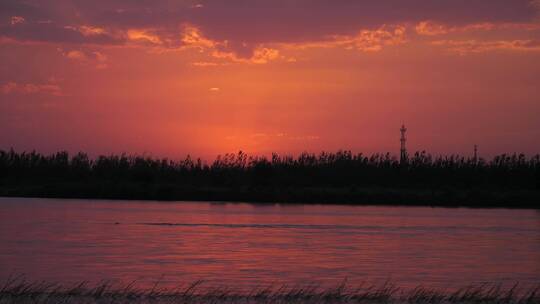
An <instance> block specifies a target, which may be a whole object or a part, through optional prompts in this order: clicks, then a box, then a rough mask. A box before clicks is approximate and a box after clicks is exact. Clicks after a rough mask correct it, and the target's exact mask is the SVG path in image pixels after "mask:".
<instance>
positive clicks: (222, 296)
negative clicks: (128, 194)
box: [0, 280, 540, 304]
mask: <svg viewBox="0 0 540 304" xmlns="http://www.w3.org/2000/svg"><path fill="white" fill-rule="evenodd" d="M0 303H2V304H10V303H33V304H41V303H66V304H69V303H88V304H93V303H110V304H112V303H216V304H218V303H411V304H415V303H432V304H437V303H486V304H487V303H498V304H506V303H507V304H514V303H516V304H517V303H523V304H525V303H530V304H532V303H540V287H536V288H528V289H520V288H518V286H517V285H515V286H510V287H508V288H503V287H501V286H498V285H480V286H469V287H464V288H460V289H458V290H455V291H445V290H437V289H430V288H425V287H422V286H419V287H416V288H414V289H410V290H403V289H401V288H399V287H397V286H395V285H393V284H390V283H385V284H383V285H381V286H366V285H362V286H358V287H353V286H347V285H345V284H343V285H340V286H336V287H334V288H327V289H322V288H318V287H317V286H316V285H306V286H304V287H293V288H291V287H287V286H281V287H272V286H268V287H262V288H256V289H253V290H250V291H248V292H239V291H236V290H235V289H234V288H230V287H226V286H223V287H213V288H206V287H204V284H202V282H201V281H198V282H195V283H192V284H187V285H184V286H179V287H177V288H174V289H167V288H161V287H159V286H158V284H156V285H155V286H154V287H152V288H150V289H139V288H137V287H135V283H130V284H127V285H124V286H122V285H113V284H110V283H101V284H98V285H96V286H88V284H87V283H84V282H83V283H79V284H74V285H71V286H65V285H59V284H54V283H46V282H34V283H29V282H27V281H15V282H14V281H9V280H8V281H7V282H5V283H3V284H2V286H1V287H0Z"/></svg>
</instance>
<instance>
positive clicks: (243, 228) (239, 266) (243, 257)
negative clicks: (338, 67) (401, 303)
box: [0, 198, 540, 288]
mask: <svg viewBox="0 0 540 304" xmlns="http://www.w3.org/2000/svg"><path fill="white" fill-rule="evenodd" d="M13 273H15V274H25V275H26V277H27V278H28V279H30V280H42V279H43V280H49V281H59V282H70V283H71V282H74V281H82V280H89V281H98V280H101V279H111V280H120V281H122V282H128V281H132V280H135V279H137V280H139V284H151V282H154V281H155V280H161V282H163V283H162V284H177V283H182V282H192V281H194V280H198V279H204V280H206V281H208V284H226V285H230V286H236V287H246V288H247V287H251V286H253V285H261V284H270V283H274V284H282V283H287V284H289V285H296V284H305V283H306V282H316V283H320V284H322V285H323V286H333V285H336V284H338V283H340V282H342V281H343V280H344V279H347V281H348V283H351V284H356V283H361V282H364V281H367V282H371V283H381V282H383V281H386V280H388V279H390V280H392V281H394V282H396V283H398V284H399V285H401V286H405V287H410V286H415V285H418V284H423V285H427V286H434V287H458V286H463V285H466V284H469V283H479V282H491V283H509V284H510V283H514V282H520V283H522V284H525V285H526V284H539V283H540V213H539V212H538V211H533V210H478V209H442V208H401V207H352V206H279V205H251V204H221V203H198V202H197V203H195V202H193V203H191V202H179V203H157V202H138V201H98V200H56V199H14V198H0V279H5V278H7V277H8V276H9V275H10V274H13Z"/></svg>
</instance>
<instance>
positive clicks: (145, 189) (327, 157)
mask: <svg viewBox="0 0 540 304" xmlns="http://www.w3.org/2000/svg"><path fill="white" fill-rule="evenodd" d="M0 196H32V197H65V198H106V199H142V200H144V199H149V200H207V201H248V202H281V203H288V202H296V203H345V204H395V205H409V204H413V205H441V206H472V207H509V208H540V204H539V203H538V202H540V155H535V156H531V157H526V156H525V155H523V154H503V155H499V156H496V157H494V158H492V159H490V160H486V159H482V158H480V159H475V158H471V157H464V156H459V155H449V156H433V155H430V154H428V153H426V152H424V151H422V152H417V153H414V154H413V155H411V157H410V158H409V159H408V161H407V162H405V163H400V162H399V161H398V160H397V159H396V158H395V157H394V156H392V155H391V154H389V153H387V154H374V155H364V154H361V153H359V154H353V153H352V152H350V151H338V152H336V153H327V152H322V153H320V154H317V155H316V154H310V153H302V154H300V155H298V156H296V157H293V156H288V155H284V156H280V155H277V154H273V155H272V156H271V157H263V156H249V155H247V154H245V153H243V152H239V153H237V154H226V155H224V156H218V157H217V158H216V159H215V160H214V161H213V162H210V163H206V162H203V161H202V160H201V159H192V158H191V157H189V156H188V157H187V158H185V159H182V160H176V161H173V160H170V159H158V158H151V157H145V156H137V155H134V156H129V155H124V154H122V155H110V156H99V157H97V158H95V159H90V158H89V157H88V155H86V154H84V153H78V154H76V155H74V156H70V155H69V154H68V153H67V152H58V153H55V154H51V155H43V154H40V153H36V152H29V153H26V152H22V153H17V152H15V151H13V150H10V151H2V150H0Z"/></svg>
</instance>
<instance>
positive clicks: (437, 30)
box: [415, 21, 449, 36]
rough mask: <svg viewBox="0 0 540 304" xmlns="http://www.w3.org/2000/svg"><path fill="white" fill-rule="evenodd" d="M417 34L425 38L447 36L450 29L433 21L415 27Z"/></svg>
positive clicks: (423, 22)
mask: <svg viewBox="0 0 540 304" xmlns="http://www.w3.org/2000/svg"><path fill="white" fill-rule="evenodd" d="M415 29H416V33H417V34H419V35H425V36H437V35H444V34H447V33H448V31H449V29H448V28H447V27H446V26H444V25H442V24H438V23H435V22H432V21H422V22H420V23H418V24H417V25H416V27H415Z"/></svg>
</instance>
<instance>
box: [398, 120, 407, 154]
mask: <svg viewBox="0 0 540 304" xmlns="http://www.w3.org/2000/svg"><path fill="white" fill-rule="evenodd" d="M399 131H401V138H400V141H401V149H400V157H399V162H400V164H405V163H407V147H406V146H405V144H406V143H407V137H406V136H405V133H406V132H407V128H405V124H403V125H401V129H399Z"/></svg>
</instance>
